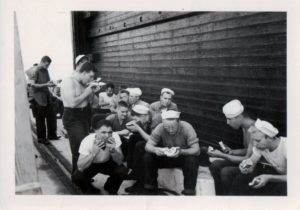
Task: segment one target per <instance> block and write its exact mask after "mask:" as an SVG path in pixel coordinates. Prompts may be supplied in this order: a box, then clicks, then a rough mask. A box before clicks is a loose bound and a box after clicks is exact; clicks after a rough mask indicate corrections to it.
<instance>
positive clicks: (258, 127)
mask: <svg viewBox="0 0 300 210" xmlns="http://www.w3.org/2000/svg"><path fill="white" fill-rule="evenodd" d="M45 57H46V58H47V59H45ZM48 58H49V57H48V56H44V57H43V58H42V60H41V62H40V64H38V65H37V66H36V67H34V68H32V69H31V70H30V71H28V72H26V73H27V76H28V77H30V78H31V86H32V87H33V90H34V91H33V95H34V98H36V96H38V97H44V96H45V97H44V98H45V100H46V102H47V97H49V95H51V94H49V93H48V92H49V90H48V87H52V86H54V85H53V83H52V82H51V81H50V77H49V74H48V70H47V69H48V67H49V65H50V63H51V59H50V58H49V59H48ZM96 74H97V69H96V67H95V66H94V65H93V64H92V63H91V62H89V60H88V58H87V56H85V55H80V56H77V58H76V69H75V71H74V72H72V74H71V75H70V76H69V77H67V78H65V79H64V80H63V81H62V82H61V84H60V88H59V90H60V91H59V92H60V97H61V100H62V102H63V107H64V110H63V117H62V121H63V126H64V129H65V130H66V131H67V134H68V138H69V142H70V148H71V152H72V166H73V169H72V181H73V182H74V183H75V184H76V185H77V186H78V187H79V188H80V189H81V190H82V192H83V193H84V194H100V193H101V192H100V190H99V189H98V188H96V187H94V185H93V177H94V176H95V175H96V174H98V173H103V174H106V175H108V176H109V178H108V179H107V181H106V183H105V185H104V189H105V190H106V191H107V192H108V193H109V194H111V195H116V194H117V193H118V190H119V187H120V185H121V184H122V182H123V180H126V179H133V180H136V182H135V184H134V185H133V186H130V187H127V188H126V189H125V191H126V192H128V193H130V194H135V195H155V194H158V193H159V190H158V183H157V177H158V169H159V168H180V169H182V172H183V176H184V181H183V183H184V189H183V191H182V194H183V195H195V194H196V184H197V176H198V167H199V159H200V158H201V157H202V155H201V156H200V151H201V150H200V145H199V138H198V137H197V133H196V131H195V129H194V128H193V126H192V125H191V124H190V123H188V122H186V121H184V120H181V119H180V112H179V110H178V107H177V105H176V104H175V103H174V102H173V98H174V96H175V92H174V91H173V90H171V89H169V88H165V87H163V88H162V89H161V91H160V95H158V96H157V98H158V101H156V102H153V103H151V104H148V103H147V102H145V101H143V100H142V99H141V96H142V91H141V89H140V88H139V87H131V88H126V89H125V88H124V89H121V90H119V91H118V94H117V95H115V94H114V91H115V90H114V89H115V87H114V85H113V84H111V83H108V84H105V85H104V83H102V82H99V80H95V77H96ZM45 75H46V76H45ZM47 75H48V76H47ZM103 85H104V87H105V91H103ZM36 102H37V104H38V106H40V107H42V108H43V110H47V107H48V104H47V103H46V105H45V104H44V103H40V102H39V101H38V100H37V101H36ZM222 111H223V113H224V116H225V118H226V120H227V124H228V125H229V126H231V127H232V128H233V129H240V128H241V129H242V131H243V143H244V148H241V149H231V148H229V147H228V146H227V145H225V144H223V143H222V147H221V149H220V148H212V147H209V148H208V150H207V155H209V156H210V157H212V158H211V159H212V160H213V158H214V159H215V160H213V161H212V163H211V165H210V167H209V169H210V171H211V174H212V176H213V178H214V183H215V190H216V194H217V195H286V194H287V184H286V183H287V180H286V172H287V170H286V166H287V158H286V140H285V138H283V137H278V130H277V129H276V128H275V127H274V126H273V125H272V124H271V123H269V122H267V121H264V120H260V119H256V120H254V119H252V118H250V117H249V116H248V115H247V114H246V111H245V110H244V106H243V105H242V104H241V102H240V101H239V100H237V99H234V100H232V101H230V102H228V103H226V104H225V105H224V106H223V110H222ZM91 113H92V115H93V116H92V118H91ZM42 119H43V120H44V122H43V123H44V124H43V126H45V119H47V123H48V118H47V115H45V114H43V116H42V117H36V122H37V123H36V126H37V130H39V129H40V128H38V126H40V125H41V124H42ZM91 128H92V132H90V131H91ZM48 132H50V130H48ZM51 135H52V134H51ZM53 135H54V134H53ZM48 136H49V134H48ZM55 136H56V134H55ZM38 139H39V141H40V142H41V143H43V142H44V141H45V139H46V138H45V132H44V133H43V135H42V136H41V135H40V136H39V132H38Z"/></svg>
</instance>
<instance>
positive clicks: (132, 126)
mask: <svg viewBox="0 0 300 210" xmlns="http://www.w3.org/2000/svg"><path fill="white" fill-rule="evenodd" d="M126 128H127V129H128V130H130V131H131V132H138V131H139V128H140V126H139V125H138V124H137V123H136V122H135V121H131V122H129V123H127V124H126Z"/></svg>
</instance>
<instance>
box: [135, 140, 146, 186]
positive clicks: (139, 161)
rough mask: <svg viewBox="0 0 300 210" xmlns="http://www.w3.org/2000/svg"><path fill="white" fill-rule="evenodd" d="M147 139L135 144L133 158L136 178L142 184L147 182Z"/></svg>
mask: <svg viewBox="0 0 300 210" xmlns="http://www.w3.org/2000/svg"><path fill="white" fill-rule="evenodd" d="M145 146H146V141H139V142H137V143H136V144H135V148H134V152H133V159H132V169H133V172H134V175H135V178H136V180H137V181H138V182H139V183H140V184H144V182H145V174H144V173H145V165H144V161H143V160H144V154H145V152H146V151H145Z"/></svg>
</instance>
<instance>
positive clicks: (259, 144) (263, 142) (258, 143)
mask: <svg viewBox="0 0 300 210" xmlns="http://www.w3.org/2000/svg"><path fill="white" fill-rule="evenodd" d="M251 137H252V141H253V146H254V147H256V148H257V149H260V150H264V149H267V148H268V146H269V143H270V140H269V139H268V138H267V137H266V135H265V134H263V133H262V132H260V131H255V132H253V133H252V134H251Z"/></svg>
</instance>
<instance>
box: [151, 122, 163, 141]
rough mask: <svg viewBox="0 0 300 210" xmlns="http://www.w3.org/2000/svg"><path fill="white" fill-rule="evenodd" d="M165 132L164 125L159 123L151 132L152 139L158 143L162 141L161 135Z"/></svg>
mask: <svg viewBox="0 0 300 210" xmlns="http://www.w3.org/2000/svg"><path fill="white" fill-rule="evenodd" d="M162 132H163V125H162V124H160V125H158V126H157V127H156V128H155V129H154V130H153V131H152V133H151V137H150V138H151V140H152V141H153V142H155V143H156V144H158V143H159V142H160V141H161V136H162Z"/></svg>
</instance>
